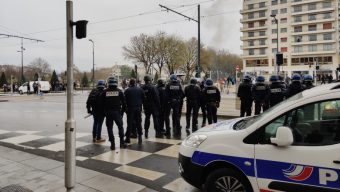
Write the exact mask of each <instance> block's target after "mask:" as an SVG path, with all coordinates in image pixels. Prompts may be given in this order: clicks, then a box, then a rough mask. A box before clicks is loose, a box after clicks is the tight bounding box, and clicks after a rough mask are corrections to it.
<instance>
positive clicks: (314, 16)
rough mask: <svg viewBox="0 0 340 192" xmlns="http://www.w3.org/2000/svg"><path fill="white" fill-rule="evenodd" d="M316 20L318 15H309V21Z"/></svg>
mask: <svg viewBox="0 0 340 192" xmlns="http://www.w3.org/2000/svg"><path fill="white" fill-rule="evenodd" d="M314 20H316V14H312V15H308V21H314Z"/></svg>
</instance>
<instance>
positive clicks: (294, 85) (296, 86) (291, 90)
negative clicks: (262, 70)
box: [286, 73, 303, 98]
mask: <svg viewBox="0 0 340 192" xmlns="http://www.w3.org/2000/svg"><path fill="white" fill-rule="evenodd" d="M302 91H303V85H302V84H301V75H300V74H298V73H294V74H293V75H292V82H291V83H290V85H289V86H288V88H287V94H286V97H287V98H289V97H291V96H293V95H295V94H297V93H300V92H302Z"/></svg>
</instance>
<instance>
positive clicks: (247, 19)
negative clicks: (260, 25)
mask: <svg viewBox="0 0 340 192" xmlns="http://www.w3.org/2000/svg"><path fill="white" fill-rule="evenodd" d="M265 19H267V17H266V16H265V15H264V16H256V17H252V18H248V17H246V18H242V19H240V22H241V23H245V22H249V21H257V20H265Z"/></svg>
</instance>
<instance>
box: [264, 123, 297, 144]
mask: <svg viewBox="0 0 340 192" xmlns="http://www.w3.org/2000/svg"><path fill="white" fill-rule="evenodd" d="M270 141H271V143H273V144H275V145H277V146H278V147H287V146H290V145H292V144H293V142H294V137H293V132H292V130H291V129H290V128H289V127H284V126H282V127H279V128H278V129H277V130H276V137H275V138H270Z"/></svg>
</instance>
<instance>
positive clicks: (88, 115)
mask: <svg viewBox="0 0 340 192" xmlns="http://www.w3.org/2000/svg"><path fill="white" fill-rule="evenodd" d="M90 116H92V114H90V113H89V114H87V115H86V116H85V117H84V119H86V118H88V117H90Z"/></svg>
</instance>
